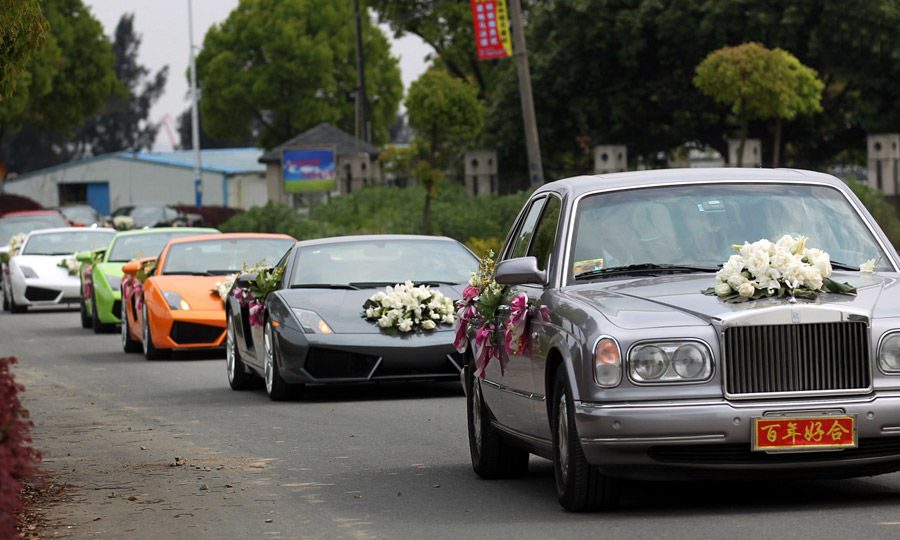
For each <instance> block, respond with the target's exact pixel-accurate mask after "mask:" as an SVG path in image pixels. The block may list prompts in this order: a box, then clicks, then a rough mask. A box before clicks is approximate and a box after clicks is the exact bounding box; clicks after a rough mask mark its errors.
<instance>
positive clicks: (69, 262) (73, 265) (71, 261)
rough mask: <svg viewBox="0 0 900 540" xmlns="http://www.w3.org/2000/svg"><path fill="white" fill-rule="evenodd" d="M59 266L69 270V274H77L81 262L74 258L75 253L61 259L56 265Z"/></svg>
mask: <svg viewBox="0 0 900 540" xmlns="http://www.w3.org/2000/svg"><path fill="white" fill-rule="evenodd" d="M56 266H58V267H60V268H65V269H66V271H67V272H69V275H70V276H77V275H78V270H79V269H80V268H81V263H80V262H78V261H77V260H76V259H75V254H74V253H73V254H71V255H69V256H68V257H66V258H64V259H63V260H61V261H59V263H58V264H57V265H56Z"/></svg>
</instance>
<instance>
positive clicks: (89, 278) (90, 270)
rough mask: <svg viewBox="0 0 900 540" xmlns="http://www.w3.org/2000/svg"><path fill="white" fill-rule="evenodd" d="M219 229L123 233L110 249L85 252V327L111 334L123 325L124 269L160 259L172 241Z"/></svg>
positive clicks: (106, 247) (176, 229)
mask: <svg viewBox="0 0 900 540" xmlns="http://www.w3.org/2000/svg"><path fill="white" fill-rule="evenodd" d="M218 232H219V231H218V230H216V229H204V228H186V227H172V228H158V229H136V230H131V231H122V232H119V233H118V234H116V235H115V236H114V237H113V239H112V242H111V243H110V244H109V245H108V246H104V247H102V248H100V249H96V250H94V251H82V252H80V253H78V254H77V256H76V258H77V259H78V261H80V262H81V263H82V267H81V272H80V275H81V302H80V303H81V326H82V328H93V329H94V332H97V333H99V332H109V331H112V330H114V329H115V326H116V325H117V324H119V323H121V322H122V319H120V316H121V315H122V291H121V285H122V276H123V273H122V265H123V264H125V263H127V262H128V261H130V260H132V259H137V258H141V257H144V256H145V255H153V256H155V255H157V254H159V252H160V251H162V248H163V246H165V245H166V242H168V241H169V240H171V239H172V238H181V237H184V236H195V235H198V234H217V233H218Z"/></svg>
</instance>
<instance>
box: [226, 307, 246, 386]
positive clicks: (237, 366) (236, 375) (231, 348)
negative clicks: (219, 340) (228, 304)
mask: <svg viewBox="0 0 900 540" xmlns="http://www.w3.org/2000/svg"><path fill="white" fill-rule="evenodd" d="M225 320H226V321H227V322H226V329H225V371H226V374H227V375H228V384H229V385H230V386H231V389H232V390H246V389H247V388H250V386H251V385H252V384H253V376H252V375H250V374H249V373H247V370H246V369H245V368H244V363H243V362H242V361H241V354H240V353H239V352H238V348H237V336H236V335H235V333H234V319H233V316H232V314H231V313H226V314H225Z"/></svg>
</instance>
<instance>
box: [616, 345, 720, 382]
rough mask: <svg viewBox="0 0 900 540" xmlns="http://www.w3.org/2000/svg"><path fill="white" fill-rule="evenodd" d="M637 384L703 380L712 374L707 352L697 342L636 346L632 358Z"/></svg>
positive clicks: (633, 374)
mask: <svg viewBox="0 0 900 540" xmlns="http://www.w3.org/2000/svg"><path fill="white" fill-rule="evenodd" d="M630 366H631V373H632V378H633V379H635V380H636V381H638V382H657V381H659V382H663V381H665V382H677V381H681V380H701V379H705V378H707V377H708V376H709V374H710V372H711V371H712V366H711V360H710V358H709V353H708V352H707V350H706V349H705V348H704V347H702V346H701V345H700V344H698V343H692V342H687V343H664V344H653V345H649V344H648V345H641V346H638V347H636V348H635V349H634V350H633V351H632V353H631V358H630Z"/></svg>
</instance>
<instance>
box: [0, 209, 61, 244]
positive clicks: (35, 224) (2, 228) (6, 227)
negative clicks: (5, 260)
mask: <svg viewBox="0 0 900 540" xmlns="http://www.w3.org/2000/svg"><path fill="white" fill-rule="evenodd" d="M68 226H69V224H68V223H66V220H64V219H63V217H62V216H60V215H57V214H44V215H34V216H22V217H11V218H2V219H0V246H5V245H6V244H8V243H9V239H10V238H12V237H13V236H15V235H17V234H19V233H30V232H31V231H36V230H38V229H52V228H55V227H68Z"/></svg>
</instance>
